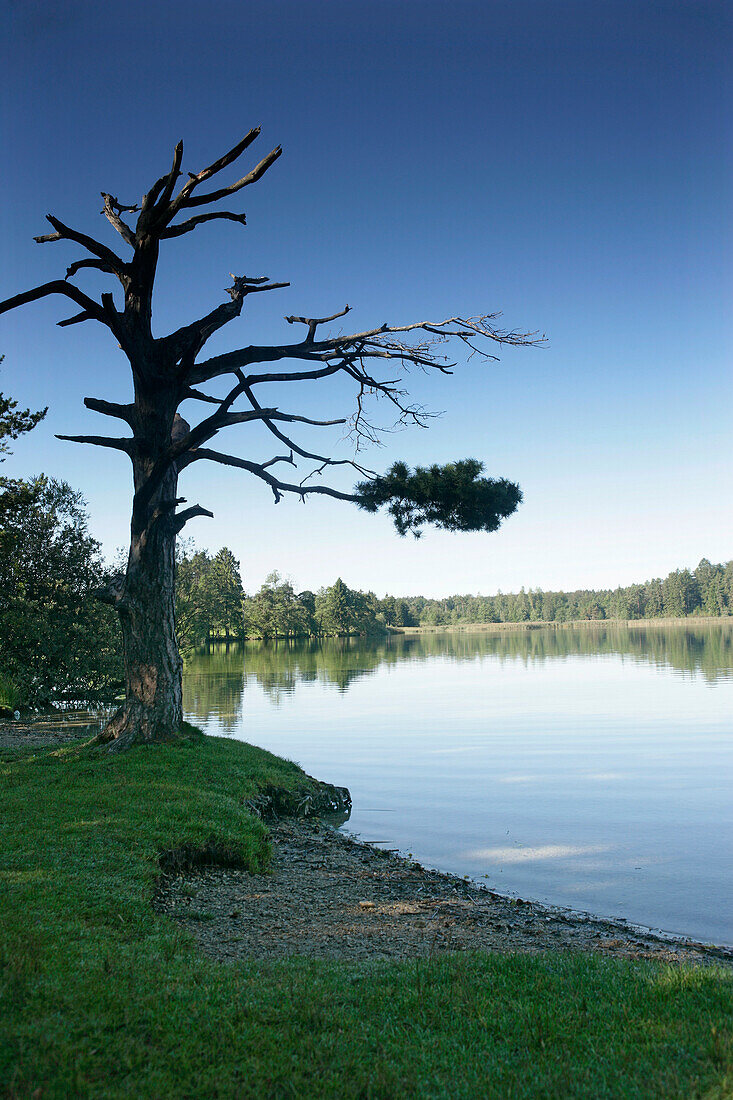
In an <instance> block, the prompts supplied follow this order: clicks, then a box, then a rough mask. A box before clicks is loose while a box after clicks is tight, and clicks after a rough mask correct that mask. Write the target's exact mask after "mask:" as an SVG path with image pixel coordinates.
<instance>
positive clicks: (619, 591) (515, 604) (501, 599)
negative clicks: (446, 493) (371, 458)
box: [380, 558, 733, 626]
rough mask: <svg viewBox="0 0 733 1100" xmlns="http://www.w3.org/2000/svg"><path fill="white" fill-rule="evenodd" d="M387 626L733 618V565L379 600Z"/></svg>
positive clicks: (704, 564) (705, 562)
mask: <svg viewBox="0 0 733 1100" xmlns="http://www.w3.org/2000/svg"><path fill="white" fill-rule="evenodd" d="M380 605H381V607H380V610H381V611H382V612H383V613H384V614H385V615H386V621H387V622H388V623H389V625H391V626H450V625H453V624H456V623H521V622H575V621H578V620H587V619H598V620H604V619H660V618H671V619H680V618H684V617H686V616H689V615H696V616H699V615H714V616H718V615H731V614H733V561H729V562H726V563H725V564H719V565H713V564H711V562H709V561H708V560H707V558H703V559H702V561H701V562H700V564H699V565H698V566H697V568H696V569H694V570H690V569H676V570H674V572H672V573H670V574H669V575H668V576H667V577H665V578H664V579H663V580H662V579H660V578H655V579H654V580H650V581H645V582H644V583H643V584H631V585H629V586H628V587H626V588H605V589H601V590H593V589H578V590H576V591H575V592H543V591H542V589H541V588H530V589H528V590H526V591H525V589H524V588H522V589H521V590H520V591H519V592H517V593H503V592H499V593H498V594H497V595H496V596H448V597H446V598H445V599H442V600H432V599H427V598H425V597H424V596H406V597H403V598H399V599H394V600H392V597H388V598H387V599H386V600H381V601H380Z"/></svg>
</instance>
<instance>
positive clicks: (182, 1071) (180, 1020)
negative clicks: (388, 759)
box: [0, 738, 733, 1100]
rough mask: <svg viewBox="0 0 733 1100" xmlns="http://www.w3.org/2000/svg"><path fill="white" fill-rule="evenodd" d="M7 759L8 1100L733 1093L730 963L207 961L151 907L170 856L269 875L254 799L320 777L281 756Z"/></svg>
mask: <svg viewBox="0 0 733 1100" xmlns="http://www.w3.org/2000/svg"><path fill="white" fill-rule="evenodd" d="M6 757H7V759H6V760H5V762H4V763H3V764H2V773H3V775H2V787H3V794H2V815H3V819H4V821H3V837H4V841H3V851H2V864H1V867H0V905H1V906H2V913H0V928H1V929H2V931H1V932H0V935H1V936H2V946H1V948H0V963H1V966H2V970H1V972H0V973H1V977H2V1012H1V1015H0V1082H2V1084H0V1089H2V1091H3V1094H4V1095H6V1096H8V1097H18V1098H20V1097H39V1098H44V1100H45V1098H51V1097H59V1098H61V1097H64V1098H65V1097H71V1096H73V1097H131V1096H135V1097H156V1098H158V1097H192V1098H194V1097H195V1098H197V1100H198V1098H201V1097H250V1096H251V1097H263V1098H269V1097H275V1098H280V1097H298V1098H301V1097H333V1098H347V1097H375V1098H377V1097H379V1098H388V1097H395V1098H397V1097H421V1098H422V1097H451V1098H454V1097H466V1098H469V1097H470V1098H474V1097H478V1096H481V1097H497V1098H507V1097H512V1098H513V1097H533V1098H534V1097H543V1098H547V1097H557V1098H558V1100H559V1098H563V1100H565V1098H569V1097H584V1098H587V1097H594V1098H602V1097H635V1098H636V1097H650V1098H651V1097H654V1098H658V1097H685V1098H690V1097H700V1098H705V1100H722V1098H723V1097H727V1096H730V1095H731V1094H732V1093H733V1063H732V1061H731V1058H732V1050H731V1038H730V1034H729V1033H728V1032H726V1026H727V1024H729V1022H730V1016H731V1009H732V1008H733V990H732V986H731V975H730V972H729V971H724V970H722V969H718V968H710V969H696V970H689V969H680V968H674V969H671V968H669V967H666V966H663V965H660V964H651V963H644V962H639V963H624V962H619V961H616V960H610V959H603V958H600V957H596V956H584V955H572V954H558V955H553V956H549V955H546V956H527V955H524V956H480V955H475V956H469V955H464V956H455V957H447V958H441V959H437V958H436V959H434V960H427V961H425V960H423V961H421V962H413V963H399V964H398V963H381V962H380V963H369V964H345V963H342V964H338V963H325V962H315V961H307V960H294V961H292V960H291V961H289V962H286V961H282V962H278V961H277V960H272V961H271V962H268V963H258V964H254V963H251V964H236V965H231V966H220V965H218V964H216V963H214V962H212V961H210V960H208V959H207V958H204V957H202V956H200V955H199V954H197V952H196V951H195V949H194V947H193V944H192V942H191V940H190V938H189V937H188V936H187V935H185V934H183V933H182V932H181V931H180V930H179V929H178V928H177V927H176V926H175V925H173V924H172V923H170V922H169V921H168V920H167V919H166V918H164V917H160V916H158V915H156V914H155V913H154V912H153V910H152V909H151V907H150V898H151V895H152V893H153V890H154V887H155V881H156V877H157V875H158V873H159V862H158V861H159V856H160V853H161V852H171V851H174V850H177V851H179V852H180V851H181V850H183V851H186V852H188V853H189V855H190V854H191V853H192V852H194V851H195V850H197V849H198V850H200V849H204V848H208V849H209V850H210V851H211V850H216V851H217V853H218V855H219V857H220V858H223V859H227V860H230V861H232V862H240V863H242V864H244V865H245V866H247V867H249V868H251V869H261V868H262V867H263V866H264V865H266V862H267V859H268V842H267V834H266V829H265V827H264V826H263V825H262V824H261V822H260V821H259V820H258V819H257V818H256V817H254V816H253V815H252V814H251V813H250V812H249V811H248V809H247V806H246V801H247V800H248V799H250V798H252V797H253V796H255V795H257V793H258V792H260V791H262V790H263V789H265V788H267V787H283V788H286V789H289V790H295V789H298V788H301V787H302V786H303V785H307V784H308V780H307V779H306V778H305V777H304V776H303V774H302V773H301V772H300V771H299V769H297V768H296V767H295V766H294V765H292V764H288V763H287V762H285V761H282V760H279V759H278V758H277V757H274V756H272V755H270V754H269V753H266V752H263V751H261V750H258V749H255V748H251V747H249V746H246V745H242V744H241V743H238V742H227V741H225V740H223V739H218V738H206V739H200V740H198V741H196V742H193V743H191V744H179V745H171V746H165V747H160V748H151V749H142V750H137V752H135V753H132V754H129V755H128V756H126V757H122V758H118V757H110V756H106V755H101V754H99V753H98V752H93V751H92V750H89V749H85V748H78V747H74V746H71V747H67V748H64V749H61V750H57V751H55V752H54V751H44V752H39V753H38V754H36V755H35V756H33V757H20V756H18V755H17V754H15V755H14V754H12V753H7V754H6ZM197 915H198V918H199V919H201V920H205V919H206V917H207V914H206V913H205V912H201V913H199V914H197ZM304 918H305V919H307V914H304Z"/></svg>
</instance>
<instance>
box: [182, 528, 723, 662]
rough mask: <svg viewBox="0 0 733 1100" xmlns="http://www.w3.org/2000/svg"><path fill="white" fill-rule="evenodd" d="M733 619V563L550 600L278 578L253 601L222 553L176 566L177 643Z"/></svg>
mask: <svg viewBox="0 0 733 1100" xmlns="http://www.w3.org/2000/svg"><path fill="white" fill-rule="evenodd" d="M731 614H733V561H729V562H726V563H725V564H719V565H713V564H712V563H711V562H709V561H708V560H707V559H706V558H703V560H702V561H701V562H700V564H699V565H698V566H697V568H696V569H694V570H690V569H676V570H675V571H674V572H673V573H670V574H669V575H668V576H667V577H665V578H664V579H659V578H655V579H654V580H649V581H645V582H644V583H643V584H632V585H629V586H628V587H626V588H614V589H601V590H598V591H596V590H591V589H579V590H577V591H575V592H543V591H542V590H541V589H539V588H530V589H527V590H526V591H525V589H524V588H522V589H521V590H520V591H519V592H516V593H502V592H499V593H498V594H497V595H495V596H471V595H467V596H447V597H445V598H444V599H440V600H435V599H430V598H428V597H425V596H385V598H384V599H379V598H378V597H377V596H376V595H375V594H374V593H373V592H360V591H358V590H356V589H352V588H349V587H348V586H347V585H346V584H345V583H344V582H343V581H342V580H341V579H340V578H339V579H337V580H336V581H335V582H334V584H333V585H331V586H330V587H329V588H322V589H319V590H318V591H317V592H311V591H309V590H305V591H303V592H296V591H295V589H294V588H293V585H292V584H291V582H290V581H288V580H286V579H284V578H282V577H281V576H280V575H279V574H278V573H271V574H270V576H269V577H268V578H267V579H266V581H265V583H264V584H263V585H262V587H261V588H260V589H259V591H258V592H257V593H256V594H255V595H253V596H246V595H245V593H244V588H243V585H242V578H241V573H240V566H239V562H238V561H237V560H236V558H235V557H234V554H233V553H232V552H231V551H230V550H228V549H227V548H226V547H224V548H223V549H222V550H220V551H219V553H218V554H216V555H215V556H213V557H212V556H210V555H209V554H208V553H207V552H206V551H198V552H197V553H190V552H189V553H186V552H183V553H182V554H181V556H180V557H179V562H178V582H177V599H176V618H177V624H178V632H179V640H180V641H181V644H183V645H184V646H185V645H188V646H190V645H194V646H195V645H200V644H201V643H206V642H208V641H215V640H218V639H226V640H232V639H242V638H245V637H249V638H264V639H266V640H267V639H271V638H272V639H276V638H288V637H289V638H297V637H334V636H344V635H349V634H380V633H384V632H385V631H386V630H387V629H388V628H390V627H416V626H453V625H459V624H467V623H522V622H538V623H539V622H576V621H581V620H598V621H604V620H614V619H621V620H629V619H630V620H634V619H659V618H675V619H678V618H685V617H687V616H720V615H723V616H727V615H731Z"/></svg>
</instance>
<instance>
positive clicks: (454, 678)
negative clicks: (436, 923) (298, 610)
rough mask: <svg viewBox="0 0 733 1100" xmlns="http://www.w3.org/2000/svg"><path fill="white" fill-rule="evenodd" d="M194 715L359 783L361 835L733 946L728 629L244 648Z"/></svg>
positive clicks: (195, 662) (190, 684)
mask: <svg viewBox="0 0 733 1100" xmlns="http://www.w3.org/2000/svg"><path fill="white" fill-rule="evenodd" d="M184 707H185V710H186V713H187V717H188V718H189V719H190V720H191V721H195V722H197V723H198V724H199V725H202V726H203V727H204V728H205V729H206V731H207V732H208V733H213V734H227V735H231V736H233V737H236V738H240V739H243V740H246V741H251V742H253V743H254V744H257V745H261V746H262V747H263V748H267V749H270V750H271V751H272V752H275V753H278V754H279V755H281V756H286V757H289V758H290V759H293V760H297V761H298V763H300V764H301V765H302V766H303V767H304V768H305V770H306V771H308V772H310V773H311V774H312V775H315V776H317V777H318V778H319V779H324V780H328V781H329V782H332V783H336V784H338V785H343V786H347V787H349V789H350V790H351V793H352V796H353V800H354V806H353V811H352V815H351V819H350V821H349V823H348V826H347V828H349V829H350V830H351V831H354V832H357V833H359V834H360V835H361V836H362V837H363V838H364V839H366V840H373V841H378V842H380V843H382V844H384V845H385V846H386V847H391V848H399V849H401V850H402V851H405V852H408V851H409V852H411V853H412V854H413V855H414V856H415V858H416V859H419V860H420V862H422V863H424V864H426V865H428V866H431V867H437V868H440V869H442V870H447V871H452V872H455V873H457V874H461V875H469V876H471V877H472V878H475V879H477V880H478V881H481V882H484V883H486V884H487V885H489V886H491V887H492V888H494V889H496V890H498V891H500V892H503V893H510V894H516V895H519V896H521V897H526V898H534V899H539V900H541V901H547V902H550V903H552V904H556V905H564V906H570V907H572V908H575V909H583V910H588V911H590V912H593V913H597V914H601V915H608V916H618V917H625V918H626V919H627V920H629V921H632V922H634V923H640V924H644V925H648V926H651V927H655V928H662V929H665V930H667V931H670V932H676V933H681V934H684V935H689V936H692V937H694V938H696V939H702V940H705V941H713V942H717V943H727V944H733V904H732V903H733V894H732V892H731V880H732V878H733V805H732V799H731V791H732V790H733V782H732V779H733V768H732V767H731V764H732V763H733V626H730V627H729V626H709V627H705V626H699V627H696V628H695V627H689V626H687V625H680V626H674V627H668V628H667V627H665V628H661V627H654V628H641V627H640V628H629V629H626V628H620V627H617V628H613V627H608V628H598V629H596V628H592V629H589V628H573V629H562V630H545V629H543V630H522V631H517V632H512V633H502V634H463V633H453V634H442V635H428V636H421V637H399V636H397V637H392V638H388V639H385V640H379V641H376V642H373V641H367V640H364V639H339V640H333V641H327V642H323V643H300V644H287V643H280V644H278V645H274V644H270V645H268V646H265V645H260V644H247V645H246V646H245V647H244V648H243V649H241V648H240V649H234V650H233V649H230V650H229V651H228V652H224V651H222V650H219V651H217V652H213V653H211V654H205V655H200V656H197V657H195V658H193V659H192V660H191V661H190V662H189V663H188V665H187V671H186V675H185V678H184Z"/></svg>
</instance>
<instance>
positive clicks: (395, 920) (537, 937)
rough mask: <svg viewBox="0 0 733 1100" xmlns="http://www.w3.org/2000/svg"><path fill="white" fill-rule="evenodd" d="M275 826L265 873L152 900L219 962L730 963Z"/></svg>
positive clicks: (177, 885)
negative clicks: (518, 954) (573, 959)
mask: <svg viewBox="0 0 733 1100" xmlns="http://www.w3.org/2000/svg"><path fill="white" fill-rule="evenodd" d="M271 834H272V844H273V855H274V858H273V862H272V867H271V871H270V873H268V874H262V875H251V874H248V873H247V872H246V871H238V870H230V869H218V868H217V869H213V870H206V871H199V872H196V873H190V874H181V875H174V876H171V877H167V878H164V879H162V880H161V884H160V889H159V892H158V896H157V897H156V899H155V903H154V904H155V908H156V909H157V910H158V911H159V912H163V913H165V914H167V915H168V916H169V917H171V918H172V919H173V920H175V921H178V922H179V923H180V924H182V925H183V926H184V927H186V928H187V929H189V931H191V932H192V933H193V934H194V936H195V937H196V939H197V941H198V943H199V945H200V948H201V950H202V951H204V952H205V953H206V954H207V955H210V956H212V957H213V958H215V959H219V960H221V961H235V960H237V959H244V958H272V957H277V956H283V955H307V956H311V957H318V958H329V959H362V960H363V959H370V958H380V959H381V958H393V959H407V958H416V957H419V956H434V955H436V954H439V953H442V952H446V951H468V950H471V951H475V950H480V951H504V952H506V951H527V952H538V951H546V950H568V949H573V950H582V951H597V952H601V953H603V954H606V955H616V956H621V957H625V958H654V959H660V960H664V961H665V962H682V961H684V962H695V963H703V964H704V963H706V962H710V961H716V962H721V961H722V962H724V963H728V964H729V965H731V966H732V967H733V950H728V949H725V948H713V947H710V946H706V945H703V944H695V943H691V942H689V941H683V940H673V939H666V938H662V937H657V936H655V935H653V934H652V933H649V932H645V931H639V930H637V929H635V928H634V927H632V926H630V925H627V924H625V923H624V922H619V921H605V920H596V919H594V918H592V917H590V916H587V915H585V914H580V913H570V912H567V911H565V910H557V909H550V908H546V907H544V906H542V905H539V904H536V903H534V902H527V901H524V900H521V899H512V898H507V897H502V896H501V895H498V894H494V893H493V892H492V891H490V890H488V889H486V888H484V887H482V886H479V885H477V884H475V883H472V882H466V881H465V880H463V879H460V878H456V877H455V876H452V875H445V874H440V873H438V872H435V871H427V870H425V869H424V868H423V867H421V866H420V865H419V864H416V863H414V862H413V861H411V860H408V859H405V858H403V857H400V856H399V855H395V854H392V853H387V852H384V851H382V850H380V849H378V848H375V847H373V846H370V845H366V844H362V843H360V842H358V841H357V840H355V839H354V838H352V837H349V836H348V835H344V834H343V833H340V832H338V831H337V830H335V829H333V828H331V827H330V826H329V825H326V824H323V823H319V822H311V821H297V820H292V819H290V820H287V821H281V822H279V823H277V824H275V825H273V826H271Z"/></svg>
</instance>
